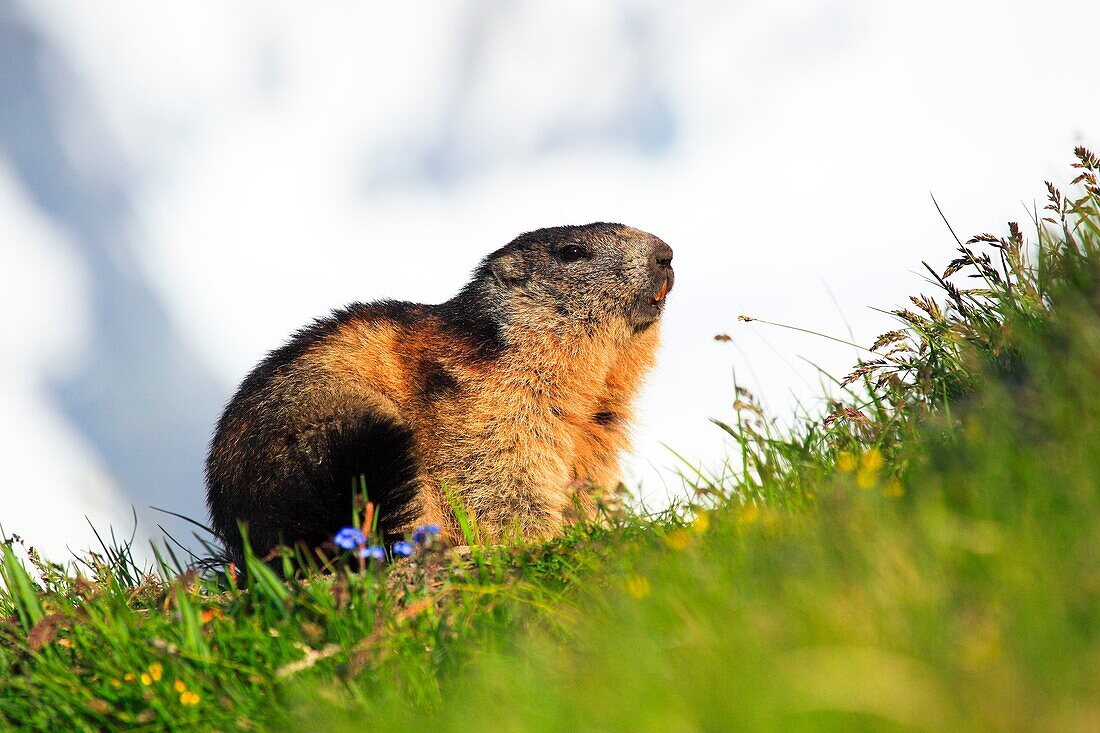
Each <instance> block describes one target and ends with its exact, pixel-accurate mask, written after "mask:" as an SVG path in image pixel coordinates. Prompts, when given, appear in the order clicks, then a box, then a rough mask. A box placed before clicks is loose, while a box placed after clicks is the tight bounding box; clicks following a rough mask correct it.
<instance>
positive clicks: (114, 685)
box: [111, 679, 122, 687]
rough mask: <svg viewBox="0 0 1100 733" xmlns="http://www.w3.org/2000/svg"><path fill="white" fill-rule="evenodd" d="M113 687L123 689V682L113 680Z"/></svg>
mask: <svg viewBox="0 0 1100 733" xmlns="http://www.w3.org/2000/svg"><path fill="white" fill-rule="evenodd" d="M111 687H122V681H121V680H115V679H112V680H111Z"/></svg>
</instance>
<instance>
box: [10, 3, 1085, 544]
mask: <svg viewBox="0 0 1100 733" xmlns="http://www.w3.org/2000/svg"><path fill="white" fill-rule="evenodd" d="M1098 24H1100V6H1098V5H1097V4H1095V3H1092V2H1083V1H1082V2H1069V1H1064V2H1047V3H1043V4H1042V5H1041V6H1038V5H1035V4H1034V3H1023V2H1019V3H1015V2H1005V1H1000V2H960V1H958V0H956V1H955V2H950V3H948V2H940V1H938V0H931V1H930V2H925V3H919V4H918V3H884V2H859V1H854V0H853V1H848V2H826V1H824V0H794V1H792V2H778V3H776V2H750V1H744V2H737V1H734V2H703V1H697V2H683V3H675V4H672V3H659V2H655V1H653V2H644V1H638V2H626V1H625V0H620V1H616V2H605V3H591V2H582V1H572V0H570V1H560V0H559V1H558V2H554V3H538V2H533V1H529V0H510V1H507V2H503V1H502V2H471V1H467V2H457V1H454V0H448V1H446V2H444V1H443V0H438V1H437V2H421V3H386V4H382V3H353V2H326V3H280V4H272V3H266V2H259V1H257V2H243V1H238V2H193V3H182V4H181V3H171V4H170V3H161V2H138V1H137V0H126V1H118V2H112V3H104V4H96V5H95V6H92V5H82V4H73V3H67V2H61V1H60V0H36V2H34V3H20V2H12V1H11V0H0V222H2V223H3V225H2V226H0V231H2V235H0V247H2V252H3V257H2V259H3V262H4V265H3V266H2V267H0V299H2V300H0V305H2V307H0V319H2V327H3V329H4V331H5V335H6V337H5V338H4V339H2V340H0V349H3V353H2V354H0V356H2V358H0V414H2V415H3V416H4V417H5V420H4V421H3V424H2V425H0V451H2V453H0V458H2V460H3V463H4V468H5V470H4V474H3V475H4V482H3V484H2V485H0V526H2V528H3V530H4V531H5V532H7V533H17V534H19V535H21V536H22V537H24V538H25V539H26V540H27V541H28V542H30V543H31V544H33V545H35V546H36V547H39V548H40V549H42V550H43V551H44V552H45V553H46V554H47V555H48V556H51V557H55V558H58V559H64V558H65V557H66V556H67V555H68V553H69V551H70V550H79V549H81V548H84V547H87V546H89V545H90V544H92V543H94V541H95V536H94V534H93V532H92V529H91V528H92V527H93V526H94V527H96V528H97V529H99V530H100V531H101V532H104V531H109V530H105V528H113V529H114V531H115V532H116V534H117V535H119V536H129V534H130V532H131V530H133V529H134V520H133V516H134V515H135V514H136V516H137V518H138V520H137V527H136V535H135V536H136V537H137V540H138V542H139V543H140V544H141V546H142V547H144V546H145V542H146V541H147V539H148V538H150V537H154V536H157V535H159V533H160V529H159V526H160V525H163V526H164V527H165V528H166V529H168V530H169V531H170V532H172V533H173V535H174V536H177V537H179V538H180V539H181V540H183V541H185V543H186V542H187V540H186V536H187V534H188V530H187V525H186V524H185V523H183V522H181V521H180V520H177V519H175V518H173V517H172V516H171V515H168V514H165V513H163V512H160V511H157V510H155V509H153V508H152V507H159V508H161V509H166V510H169V511H171V512H177V513H180V514H183V515H186V516H190V517H194V518H196V519H199V520H200V521H201V520H203V519H204V516H205V508H204V505H203V488H202V472H201V469H202V461H203V458H204V455H205V450H206V446H207V443H208V440H209V437H210V433H211V431H212V429H213V425H214V422H215V421H216V419H217V417H218V414H219V412H220V409H221V407H222V406H223V405H224V403H225V402H226V400H228V398H229V397H230V395H231V394H232V392H233V390H234V389H235V387H236V385H237V384H238V383H239V381H240V379H241V378H242V377H243V376H244V374H245V373H246V372H247V371H248V370H249V369H250V368H251V367H252V366H253V365H254V364H255V363H256V362H257V361H258V360H259V359H260V358H261V357H262V356H263V355H264V354H265V353H266V352H267V351H269V350H270V349H272V348H274V347H276V346H278V345H279V344H280V343H282V341H283V340H284V339H285V338H286V337H287V336H288V335H289V334H290V333H291V332H292V331H294V330H295V329H296V328H298V327H299V326H301V325H303V324H304V323H306V322H308V321H310V320H311V319H313V318H315V317H317V316H320V315H323V314H325V313H327V312H328V311H330V310H331V309H333V308H336V307H339V306H341V305H344V304H346V303H348V302H351V301H356V300H360V301H366V300H374V299H380V298H397V299H402V300H412V301H418V302H440V301H443V300H446V299H447V298H449V297H450V296H451V295H453V294H454V293H455V292H456V291H457V290H458V289H459V288H460V287H461V286H462V284H463V283H464V282H465V280H466V279H467V277H468V275H469V273H470V271H471V270H472V268H473V267H474V265H475V264H476V263H477V261H478V260H479V259H480V258H481V257H482V256H483V255H485V254H486V253H488V252H489V251H491V250H493V249H496V248H497V247H499V246H501V245H502V244H504V243H506V242H508V241H509V240H510V239H512V238H513V237H514V236H516V235H517V234H519V233H520V232H523V231H529V230H531V229H536V228H539V227H543V226H554V225H559V224H577V223H586V222H590V221H620V222H623V223H626V224H630V225H632V226H636V227H639V228H642V229H645V230H648V231H651V232H653V233H655V234H657V235H658V236H660V237H661V238H662V239H664V240H665V241H667V242H668V243H669V244H670V245H671V246H672V247H673V249H674V250H675V252H676V255H675V262H674V265H675V267H676V272H677V280H676V281H677V286H676V289H675V290H674V291H673V293H672V295H671V296H670V299H669V305H668V310H667V312H666V315H665V318H664V324H663V348H662V352H661V355H660V357H659V365H658V367H657V368H656V369H655V370H654V372H653V374H652V376H651V378H650V379H649V381H648V385H647V389H646V392H645V394H644V397H643V399H642V404H641V410H640V416H639V425H638V428H637V430H636V439H635V452H634V454H633V455H632V456H631V457H630V459H629V460H628V462H627V463H628V469H627V478H628V484H630V485H631V486H632V488H634V489H635V492H636V493H637V494H638V495H639V496H640V497H641V498H642V499H643V500H645V501H646V502H647V503H649V504H651V505H660V504H662V503H664V502H667V501H668V498H669V497H670V496H675V495H677V493H678V492H680V491H682V485H681V482H680V480H679V479H678V478H677V473H676V472H677V465H678V460H677V459H676V458H675V457H674V455H673V453H672V450H675V451H676V452H677V453H679V454H680V455H682V456H684V457H686V458H687V459H688V460H689V461H691V462H693V463H696V464H699V465H703V466H707V467H710V468H712V469H713V468H717V467H719V466H720V465H721V464H722V462H723V459H724V455H725V451H726V449H727V446H726V444H725V442H724V440H723V435H722V433H721V431H720V430H719V429H718V428H716V427H715V426H714V425H713V424H711V423H710V422H709V419H710V418H718V419H729V417H730V416H731V409H732V408H731V405H732V402H733V399H734V398H733V392H732V385H733V382H734V380H735V379H736V381H737V382H738V383H739V384H741V385H743V386H744V387H747V388H749V389H750V390H752V391H753V392H755V393H756V394H758V395H759V396H760V397H761V398H762V399H763V400H764V402H765V404H766V406H767V407H768V408H769V410H770V411H771V412H772V413H773V414H774V415H776V416H777V417H778V418H780V419H789V417H790V415H792V414H793V412H794V411H795V409H796V406H798V405H802V406H803V407H805V408H806V409H811V410H812V409H815V408H817V407H819V406H820V404H821V400H822V396H823V395H824V394H825V390H826V388H825V387H824V386H823V385H822V378H821V377H820V376H819V372H818V369H822V370H824V371H826V372H829V373H832V374H838V375H842V374H844V373H845V372H846V371H847V369H848V367H850V366H851V365H852V364H853V363H854V361H855V359H856V358H857V357H858V355H859V354H858V352H857V351H856V350H854V349H853V348H850V347H845V346H841V345H838V344H836V343H834V342H831V341H828V340H825V339H821V338H816V337H813V336H809V335H806V334H802V333H797V332H793V331H787V330H782V329H777V328H774V327H768V326H763V325H760V324H758V323H741V322H739V321H738V319H737V317H738V316H739V315H741V314H749V315H752V316H756V317H758V318H763V319H767V320H771V321H777V322H781V323H786V324H791V325H795V326H798V327H801V328H805V329H809V330H812V331H818V332H821V333H825V334H830V335H834V336H838V337H840V338H844V339H849V338H850V339H853V340H854V341H855V342H857V343H860V344H865V345H868V344H869V343H870V342H871V341H873V340H874V337H875V336H876V335H878V334H879V333H881V332H883V331H886V330H889V329H891V328H893V327H894V324H893V321H892V320H891V319H890V317H889V316H888V315H887V314H885V313H884V312H883V311H884V310H888V309H889V308H891V307H893V306H895V305H898V304H900V303H902V302H903V301H904V300H905V299H906V297H907V296H908V295H909V294H913V293H916V292H920V291H921V290H925V291H927V290H928V287H927V284H926V283H925V282H924V281H923V280H922V277H921V275H920V271H921V269H922V268H921V262H922V261H927V262H929V263H930V264H933V265H934V266H937V267H942V266H943V264H945V263H946V261H947V260H948V259H949V258H950V254H951V250H952V247H953V244H954V242H953V240H952V238H951V235H950V233H949V232H948V231H947V228H946V227H945V225H944V223H943V221H942V220H941V219H940V217H939V214H938V213H937V212H936V209H935V206H934V205H933V202H932V198H931V196H932V195H934V196H935V198H936V200H937V201H938V202H939V204H940V206H941V207H942V208H943V210H944V213H945V214H946V216H947V217H948V219H949V220H950V222H951V224H952V226H953V227H954V228H955V230H956V231H957V232H959V233H960V234H963V235H969V234H972V233H976V232H979V231H1000V230H1002V229H1003V228H1004V226H1005V222H1006V221H1008V220H1018V221H1027V220H1028V219H1029V217H1030V213H1029V209H1031V208H1032V207H1033V205H1034V204H1035V202H1037V201H1039V202H1040V204H1041V199H1042V196H1043V195H1044V188H1043V181H1044V180H1047V179H1049V180H1052V181H1054V182H1056V183H1058V184H1060V185H1065V184H1068V181H1069V179H1070V178H1071V177H1072V175H1071V169H1070V167H1069V164H1070V163H1071V162H1072V151H1073V147H1074V146H1075V145H1078V144H1087V145H1091V146H1093V147H1094V148H1100V95H1095V94H1090V93H1088V92H1087V91H1086V90H1088V89H1089V88H1090V85H1093V84H1095V80H1096V79H1097V77H1098V74H1097V72H1098V71H1100V56H1098V55H1097V54H1096V51H1095V48H1094V47H1092V46H1089V45H1088V43H1087V42H1086V40H1085V39H1084V36H1086V35H1087V34H1086V33H1084V32H1082V31H1080V30H1079V29H1082V28H1095V27H1097V26H1098ZM719 333H725V334H729V335H730V336H731V337H732V340H731V341H730V342H717V341H715V340H714V338H713V337H714V335H715V334H719ZM192 544H193V543H192Z"/></svg>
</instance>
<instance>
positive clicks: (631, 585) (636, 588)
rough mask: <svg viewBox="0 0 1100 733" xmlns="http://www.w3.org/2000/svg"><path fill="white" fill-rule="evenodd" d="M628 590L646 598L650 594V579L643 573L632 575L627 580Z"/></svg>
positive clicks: (638, 596) (634, 594) (631, 593)
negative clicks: (642, 574)
mask: <svg viewBox="0 0 1100 733" xmlns="http://www.w3.org/2000/svg"><path fill="white" fill-rule="evenodd" d="M626 590H627V592H628V593H630V595H632V596H634V597H635V598H645V597H646V596H648V595H649V580H647V579H646V578H644V577H642V576H641V575H632V576H631V577H630V579H629V580H627V581H626Z"/></svg>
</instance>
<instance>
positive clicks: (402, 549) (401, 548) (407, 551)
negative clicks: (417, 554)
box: [393, 540, 416, 557]
mask: <svg viewBox="0 0 1100 733" xmlns="http://www.w3.org/2000/svg"><path fill="white" fill-rule="evenodd" d="M415 549H416V548H415V547H414V546H413V543H411V542H406V541H405V540H400V541H399V542H394V543H393V554H394V557H408V556H409V555H411V554H413V550H415Z"/></svg>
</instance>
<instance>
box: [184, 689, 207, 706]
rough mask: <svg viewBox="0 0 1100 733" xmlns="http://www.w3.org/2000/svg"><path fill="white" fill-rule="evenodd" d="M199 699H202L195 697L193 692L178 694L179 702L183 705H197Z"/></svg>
mask: <svg viewBox="0 0 1100 733" xmlns="http://www.w3.org/2000/svg"><path fill="white" fill-rule="evenodd" d="M201 699H202V698H200V697H199V696H198V695H196V694H195V693H193V692H188V691H185V692H181V693H180V702H181V703H183V704H184V705H198V704H199V700H201Z"/></svg>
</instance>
